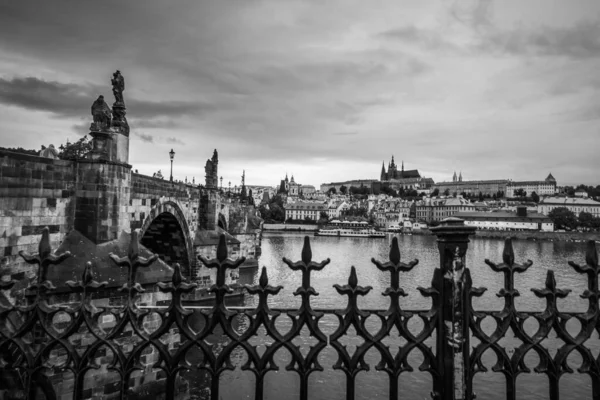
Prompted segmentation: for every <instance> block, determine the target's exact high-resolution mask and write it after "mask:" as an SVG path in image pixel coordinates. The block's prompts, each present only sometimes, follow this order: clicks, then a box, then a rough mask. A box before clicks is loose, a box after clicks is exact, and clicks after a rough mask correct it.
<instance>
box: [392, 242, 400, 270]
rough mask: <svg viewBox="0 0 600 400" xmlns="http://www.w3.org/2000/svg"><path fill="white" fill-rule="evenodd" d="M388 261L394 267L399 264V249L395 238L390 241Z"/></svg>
mask: <svg viewBox="0 0 600 400" xmlns="http://www.w3.org/2000/svg"><path fill="white" fill-rule="evenodd" d="M390 261H391V262H392V263H394V264H396V265H397V264H398V263H399V262H400V247H399V246H398V238H397V237H396V236H394V238H393V239H392V246H391V248H390Z"/></svg>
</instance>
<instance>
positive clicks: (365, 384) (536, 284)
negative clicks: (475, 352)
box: [220, 233, 600, 400]
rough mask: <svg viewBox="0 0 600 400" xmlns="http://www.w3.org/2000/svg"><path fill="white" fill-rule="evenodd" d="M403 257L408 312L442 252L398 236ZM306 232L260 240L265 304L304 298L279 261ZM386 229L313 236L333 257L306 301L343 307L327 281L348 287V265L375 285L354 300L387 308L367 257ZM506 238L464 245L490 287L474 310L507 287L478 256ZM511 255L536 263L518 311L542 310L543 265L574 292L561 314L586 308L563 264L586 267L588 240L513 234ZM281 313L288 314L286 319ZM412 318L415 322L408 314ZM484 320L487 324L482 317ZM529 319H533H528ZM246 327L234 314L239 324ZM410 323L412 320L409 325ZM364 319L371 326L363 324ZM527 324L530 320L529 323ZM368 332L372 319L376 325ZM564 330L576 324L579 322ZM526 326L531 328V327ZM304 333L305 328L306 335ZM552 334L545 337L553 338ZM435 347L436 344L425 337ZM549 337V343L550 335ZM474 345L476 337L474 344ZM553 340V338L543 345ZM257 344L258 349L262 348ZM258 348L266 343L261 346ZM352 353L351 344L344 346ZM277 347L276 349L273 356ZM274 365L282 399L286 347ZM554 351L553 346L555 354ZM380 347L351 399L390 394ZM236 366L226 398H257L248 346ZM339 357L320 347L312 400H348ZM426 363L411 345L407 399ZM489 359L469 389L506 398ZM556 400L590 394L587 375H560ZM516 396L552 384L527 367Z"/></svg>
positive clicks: (274, 385) (520, 283)
mask: <svg viewBox="0 0 600 400" xmlns="http://www.w3.org/2000/svg"><path fill="white" fill-rule="evenodd" d="M398 237H399V244H400V251H401V255H402V260H403V261H405V262H407V261H409V260H413V259H418V260H419V264H418V265H417V266H416V267H415V268H414V269H413V270H412V271H410V272H408V273H404V274H402V275H401V284H400V285H401V287H403V288H404V290H405V291H406V293H408V296H407V297H405V298H404V299H402V300H401V304H402V306H403V308H405V309H423V310H425V309H428V308H429V307H430V305H431V301H430V300H428V299H426V298H424V297H422V296H421V295H420V293H419V292H418V290H417V289H416V288H417V287H419V286H422V287H429V286H430V284H431V278H432V274H433V270H434V268H436V267H438V266H439V253H438V249H437V244H436V238H435V237H434V236H417V235H412V236H398ZM303 238H304V235H303V234H294V233H267V234H265V235H264V237H263V241H262V255H261V256H260V260H259V265H260V266H261V267H262V266H265V267H266V268H267V271H268V276H269V283H270V284H271V285H274V286H275V285H283V286H284V288H283V289H282V290H281V292H280V293H279V295H277V296H273V297H271V298H270V301H269V305H270V306H271V307H282V308H283V307H285V308H288V307H298V306H299V305H300V299H299V298H298V297H296V296H294V295H293V292H294V291H295V290H296V288H297V287H298V286H300V285H301V273H300V272H295V271H292V270H291V269H289V268H288V267H287V265H285V264H284V263H283V262H282V258H283V257H287V258H289V259H291V260H292V261H297V260H299V259H300V253H301V250H302V245H303ZM391 240H392V235H389V236H388V237H387V238H386V239H366V238H338V237H311V247H312V253H313V261H321V260H323V259H326V258H330V259H331V263H330V264H329V265H327V266H326V267H325V268H324V269H323V270H322V271H319V272H313V275H312V279H311V283H312V286H313V287H314V288H315V289H316V291H317V292H318V293H319V295H318V296H316V297H313V298H312V301H311V304H312V306H313V307H314V308H343V307H345V305H346V299H347V297H346V296H340V295H339V294H338V293H337V292H336V290H335V289H334V288H333V285H334V284H335V283H339V284H342V285H343V284H345V283H347V279H348V276H349V273H350V268H351V266H355V267H356V270H357V275H358V282H359V285H362V286H372V287H373V289H372V290H371V292H370V293H369V294H368V295H366V296H364V298H361V299H359V306H360V307H361V308H381V309H386V308H387V306H388V304H389V300H388V298H387V297H384V296H382V295H381V293H382V292H383V291H384V290H385V288H386V287H387V286H388V285H389V273H384V272H382V271H379V270H378V269H377V268H376V267H375V265H374V264H373V263H372V262H371V258H372V257H374V258H376V259H379V260H381V261H387V259H388V254H389V247H390V244H391ZM503 246H504V241H503V240H500V239H487V238H486V239H483V238H481V239H480V238H473V239H472V240H471V243H470V244H469V250H468V252H467V257H466V263H467V267H468V268H469V269H470V270H471V275H472V278H473V285H474V286H475V287H478V286H485V287H487V289H488V290H487V292H486V293H485V294H484V295H483V296H482V297H481V298H478V299H475V300H474V306H475V308H476V309H481V310H501V309H502V306H503V304H504V303H503V302H504V300H503V299H500V298H498V297H497V296H496V293H498V291H499V290H500V288H501V287H502V284H503V276H502V274H499V273H495V272H493V271H492V270H491V269H490V267H489V266H487V265H486V264H485V262H484V260H485V259H486V258H488V259H490V260H491V261H494V262H497V263H500V262H502V249H503ZM513 246H514V252H515V259H516V261H517V262H519V263H520V262H523V261H525V260H527V259H530V260H532V261H533V265H532V266H531V267H530V268H529V270H528V271H526V272H525V273H523V274H520V275H518V276H517V278H516V279H515V286H516V289H518V290H519V292H520V294H521V296H520V297H518V298H517V299H516V306H517V309H518V310H520V311H542V310H543V309H544V307H545V300H541V299H538V298H537V297H535V296H534V294H533V293H532V292H531V290H530V289H531V288H543V287H544V282H545V279H546V271H547V270H548V269H552V270H554V272H555V276H556V280H557V286H558V287H559V288H565V289H566V288H568V289H571V290H572V293H571V294H570V295H569V296H568V297H567V298H566V299H564V300H559V310H560V311H584V310H586V309H587V300H584V299H581V298H580V297H579V295H580V294H581V293H582V292H583V291H584V290H585V289H586V288H587V283H586V279H585V277H584V276H582V275H579V274H577V273H576V272H574V270H573V269H572V267H570V266H569V265H568V264H567V262H568V261H570V260H573V261H576V262H578V263H580V264H584V259H585V243H572V242H571V243H568V242H541V241H540V242H533V241H515V242H514V243H513ZM259 272H260V270H259V271H243V272H242V273H241V276H240V279H241V281H242V283H254V284H256V283H257V282H258V276H259ZM256 304H257V299H256V298H254V297H253V296H250V295H247V296H246V298H245V299H244V301H243V304H240V305H243V306H246V307H249V306H250V307H251V306H254V305H256ZM286 318H287V317H286ZM286 318H282V322H281V323H280V324H278V327H280V328H281V329H283V330H285V329H286V326H287V327H289V323H288V322H289V320H288V321H285V319H286ZM413 320H414V321H415V324H416V325H418V323H419V321H418V319H414V318H413V319H411V321H413ZM486 322H490V321H487V319H486ZM528 322H529V320H528ZM244 324H245V322H244V321H240V325H241V326H242V329H243V325H244ZM415 324H410V325H409V328H411V329H415V331H418V330H419V329H420V327H419V326H415ZM491 324H492V325H490V324H489V323H484V327H486V326H487V328H493V324H494V323H493V322H491ZM411 325H412V326H411ZM319 326H320V328H321V330H322V331H323V332H324V333H325V334H327V335H329V334H331V333H332V332H333V331H334V330H335V328H336V327H337V319H336V318H334V317H332V316H325V317H324V318H323V319H322V320H321V322H320V324H319ZM367 326H370V323H369V324H367ZM526 326H527V324H526ZM373 327H374V328H373V331H375V330H376V329H377V326H375V325H373ZM568 327H569V328H572V329H573V330H574V331H576V330H577V329H578V328H577V326H576V324H575V325H574V326H573V327H571V326H570V325H568ZM533 329H534V325H532V328H531V332H533ZM305 333H306V332H305ZM268 340H269V338H268V337H266V335H263V336H262V337H260V338H258V339H257V341H256V343H253V344H256V345H258V344H261V343H265V342H267V343H268ZM550 340H551V339H550ZM384 342H385V343H386V344H387V345H389V346H390V347H398V345H401V344H402V343H403V339H398V337H397V336H396V335H392V336H391V338H389V339H386V340H385V341H384ZM294 343H295V344H299V345H303V346H304V350H306V349H308V347H307V346H308V345H310V344H314V343H316V340H315V339H312V338H310V336H309V335H305V336H303V338H299V339H295V340H294ZM360 343H362V340H361V339H360V338H357V337H355V338H353V339H350V340H348V341H347V343H346V344H348V347H349V349H350V348H351V347H353V346H356V345H357V344H358V345H360ZM427 343H428V344H429V345H433V341H432V340H430V341H428V342H427ZM500 343H501V344H502V345H504V346H506V347H507V348H511V347H514V346H515V344H516V342H515V340H514V339H513V338H512V336H511V335H509V336H508V337H507V338H505V339H502V341H501V342H500ZM549 343H550V342H549ZM472 344H474V343H472ZM587 345H588V346H589V347H590V348H592V349H593V353H594V356H595V357H598V350H599V349H600V340H599V339H598V335H597V333H596V332H595V333H594V335H593V336H592V339H590V340H589V341H588V342H587ZM548 346H549V347H553V346H552V344H551V343H550V344H548ZM261 347H262V346H261ZM263 348H264V347H263ZM349 352H350V354H352V351H351V350H349ZM279 353H280V354H279ZM279 353H278V355H279V358H277V360H278V361H277V363H278V365H279V366H280V371H278V372H269V373H268V374H267V378H266V381H265V394H266V398H270V399H281V398H284V396H283V393H285V398H290V399H292V398H295V396H294V395H293V394H297V393H298V392H299V389H298V388H299V379H298V377H297V375H296V374H295V373H294V372H288V371H285V365H287V363H288V362H289V360H290V356H289V353H287V350H280V351H279ZM532 353H533V352H530V354H529V355H528V356H527V357H526V359H525V360H526V364H527V366H529V367H531V368H533V367H535V366H536V365H537V360H538V358H537V356H536V355H535V354H532ZM551 353H552V351H551ZM379 358H380V357H379V353H378V352H377V351H376V350H374V349H371V350H370V351H369V352H368V353H367V356H366V358H365V359H366V361H367V362H368V363H369V364H370V365H371V369H370V371H368V372H361V373H360V374H359V376H358V378H357V384H356V387H357V398H359V399H374V398H375V399H377V398H378V399H385V398H387V396H388V378H387V374H385V373H384V372H377V371H375V369H374V366H375V365H376V364H377V362H378V361H379ZM232 360H233V362H234V365H236V366H238V368H236V370H235V371H233V372H229V371H228V372H226V373H224V374H223V375H222V376H221V380H220V387H221V389H220V390H221V393H222V397H223V399H230V398H231V399H242V398H243V399H246V398H249V399H251V398H253V390H254V389H253V388H254V377H253V374H252V373H250V372H245V371H241V370H240V368H239V366H240V365H243V363H245V362H246V360H247V357H246V355H245V352H244V351H241V350H240V351H234V354H232ZM336 360H337V353H336V352H335V350H334V349H333V348H332V347H331V346H328V347H327V348H326V349H325V350H323V351H322V352H321V355H320V358H319V362H320V363H321V365H322V366H323V367H324V368H325V371H323V372H315V373H313V374H312V375H311V379H310V385H309V386H310V388H309V397H310V398H314V399H344V398H345V376H344V374H343V373H342V372H341V371H335V370H333V369H332V368H331V366H332V365H333V364H334V363H335V362H336ZM422 360H423V356H422V355H421V353H420V352H419V351H418V350H415V351H413V352H411V354H410V356H409V362H410V364H411V365H412V366H413V367H414V370H415V371H416V372H410V373H403V374H402V375H401V376H400V379H399V385H400V392H401V394H402V396H401V397H402V398H409V399H430V395H429V393H430V392H431V388H432V385H431V382H432V380H431V377H430V375H429V374H428V373H424V372H419V370H418V366H419V365H420V363H421V362H422ZM569 362H570V365H571V366H572V367H574V368H575V369H576V368H577V367H579V365H580V364H581V357H580V356H579V354H577V353H572V355H571V356H570V357H569ZM494 363H495V356H494V355H493V354H492V353H491V352H489V354H488V353H486V357H484V365H485V366H486V367H488V369H489V371H490V372H487V373H479V374H477V375H476V377H475V380H474V390H475V392H476V394H477V395H478V398H483V399H504V398H505V384H504V377H503V375H502V374H501V373H494V372H491V367H492V366H493V365H494ZM560 392H561V399H588V398H591V380H590V378H589V377H588V376H587V375H583V374H579V373H577V372H576V373H574V374H567V375H565V376H563V377H562V378H561V390H560ZM517 393H518V396H517V398H519V399H525V400H529V399H546V398H548V383H547V378H546V376H545V375H541V374H535V373H532V374H524V375H521V376H520V377H519V378H518V381H517Z"/></svg>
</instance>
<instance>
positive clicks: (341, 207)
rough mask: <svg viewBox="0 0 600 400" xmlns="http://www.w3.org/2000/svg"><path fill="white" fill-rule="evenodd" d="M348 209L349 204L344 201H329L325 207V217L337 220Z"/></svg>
mask: <svg viewBox="0 0 600 400" xmlns="http://www.w3.org/2000/svg"><path fill="white" fill-rule="evenodd" d="M349 209H350V204H349V203H347V202H346V201H345V200H331V201H330V202H329V204H328V205H327V216H328V217H329V218H339V217H341V216H342V214H343V212H344V211H348V210H349Z"/></svg>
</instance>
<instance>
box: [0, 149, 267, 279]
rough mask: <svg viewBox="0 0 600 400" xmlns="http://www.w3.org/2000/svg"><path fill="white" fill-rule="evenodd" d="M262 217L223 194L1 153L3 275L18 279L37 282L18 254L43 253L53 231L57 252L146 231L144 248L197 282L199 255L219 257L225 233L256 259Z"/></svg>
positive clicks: (94, 166) (117, 170) (106, 166)
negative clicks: (44, 235) (73, 242)
mask: <svg viewBox="0 0 600 400" xmlns="http://www.w3.org/2000/svg"><path fill="white" fill-rule="evenodd" d="M255 214H256V212H255V210H254V207H252V206H247V205H244V204H241V203H240V202H239V201H238V200H235V199H229V198H226V197H223V196H221V194H220V193H219V191H218V190H217V189H216V188H207V187H204V186H199V185H191V184H185V183H178V182H170V181H168V180H163V179H159V178H154V177H150V176H145V175H141V174H137V173H134V172H132V171H131V166H130V165H127V164H124V163H115V162H112V163H111V162H107V161H101V162H98V161H93V160H78V161H66V160H58V159H49V158H43V157H37V156H32V155H27V154H20V153H13V152H8V151H0V260H1V264H0V268H1V270H0V272H1V273H2V276H3V277H4V276H6V277H10V278H11V279H15V280H23V279H24V278H32V277H33V275H32V274H33V271H32V270H31V268H30V267H29V266H28V265H27V264H24V262H23V260H22V259H21V257H19V256H18V254H19V251H21V250H24V251H28V252H35V251H37V243H38V242H39V240H40V237H41V231H42V229H43V228H44V227H46V226H47V227H48V228H49V230H50V239H51V245H52V247H53V248H54V249H56V248H58V247H59V246H61V245H62V244H63V242H64V241H65V238H67V237H68V235H73V234H75V233H73V232H75V231H76V232H77V234H79V235H80V236H82V239H79V241H80V242H81V241H82V240H86V241H89V242H90V244H93V245H95V246H96V247H99V246H104V247H106V245H108V246H110V243H113V242H117V241H118V240H119V237H120V235H122V234H123V233H125V234H128V233H130V232H131V231H132V230H134V229H138V228H139V229H140V238H141V240H140V242H141V244H143V245H144V247H146V248H147V249H149V250H150V251H152V252H154V253H157V254H159V256H160V259H161V260H163V261H164V262H165V263H166V264H168V265H169V264H173V263H175V262H178V263H180V264H181V265H182V266H183V267H184V271H185V272H186V273H187V274H188V275H189V276H190V277H195V276H196V275H197V273H198V263H197V257H196V255H197V254H205V255H210V254H211V253H214V250H215V248H216V247H215V246H216V242H217V238H218V234H219V233H221V232H225V233H226V234H228V239H229V241H228V242H229V244H230V248H231V250H232V251H233V254H234V255H236V256H237V255H243V256H246V257H248V258H250V259H252V258H253V256H254V255H255V252H256V248H258V245H259V240H260V220H259V219H258V218H256V217H255ZM83 238H84V239H83ZM88 248H89V246H88ZM71 250H72V249H71ZM92 251H94V250H92ZM101 264H104V263H101ZM102 266H103V265H100V266H99V267H100V268H102ZM107 267H108V266H107ZM7 269H9V271H7ZM3 279H8V278H3Z"/></svg>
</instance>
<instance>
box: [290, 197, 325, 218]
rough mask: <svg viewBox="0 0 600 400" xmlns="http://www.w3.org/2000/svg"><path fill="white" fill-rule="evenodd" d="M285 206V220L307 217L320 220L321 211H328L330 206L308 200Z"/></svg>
mask: <svg viewBox="0 0 600 400" xmlns="http://www.w3.org/2000/svg"><path fill="white" fill-rule="evenodd" d="M284 208H285V220H286V221H287V220H288V219H295V220H298V219H301V220H304V219H306V218H307V217H308V218H310V219H312V220H313V221H318V220H319V218H321V212H325V213H327V211H328V207H327V204H324V203H313V202H308V201H296V202H294V203H289V204H286V205H285V206H284Z"/></svg>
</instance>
